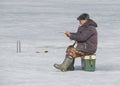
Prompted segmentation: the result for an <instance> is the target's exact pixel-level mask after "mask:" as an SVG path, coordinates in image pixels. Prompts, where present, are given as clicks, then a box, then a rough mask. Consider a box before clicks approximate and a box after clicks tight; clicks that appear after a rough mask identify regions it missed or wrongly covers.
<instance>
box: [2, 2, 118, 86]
mask: <svg viewBox="0 0 120 86" xmlns="http://www.w3.org/2000/svg"><path fill="white" fill-rule="evenodd" d="M81 13H89V14H90V15H91V18H92V19H94V20H95V21H96V22H97V24H98V28H97V31H98V34H99V35H98V36H99V44H98V50H97V53H96V54H97V62H96V71H95V72H85V71H82V70H81V68H80V67H81V63H80V58H77V59H76V62H75V71H68V72H60V71H59V70H56V69H55V68H54V67H53V64H54V63H61V62H62V61H63V59H64V56H65V49H66V47H67V46H68V45H70V44H72V43H73V42H74V41H71V40H69V39H68V38H67V37H66V36H65V35H64V34H63V32H64V31H72V32H75V31H76V30H77V27H78V26H79V22H78V21H77V20H76V18H77V17H78V16H79V15H80V14H81ZM119 39H120V1H119V0H115V1H114V0H0V86H120V82H119V80H120V62H119V61H120V40H119ZM17 40H21V46H22V52H21V53H16V42H17ZM44 50H47V51H48V53H36V52H37V51H40V52H42V51H44Z"/></svg>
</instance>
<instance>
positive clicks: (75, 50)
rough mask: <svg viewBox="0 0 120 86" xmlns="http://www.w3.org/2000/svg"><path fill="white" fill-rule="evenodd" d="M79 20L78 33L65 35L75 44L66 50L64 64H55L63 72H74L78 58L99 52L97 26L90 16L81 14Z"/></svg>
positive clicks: (66, 33)
mask: <svg viewBox="0 0 120 86" xmlns="http://www.w3.org/2000/svg"><path fill="white" fill-rule="evenodd" d="M77 20H78V21H79V23H80V26H79V27H78V30H77V32H75V33H73V32H69V31H67V32H65V35H66V36H67V37H68V38H69V39H71V40H74V41H75V43H74V44H73V45H70V46H68V47H67V49H66V56H65V59H64V61H63V62H62V64H54V67H55V68H57V69H59V70H61V71H63V72H64V71H72V70H74V61H75V58H76V57H81V56H85V55H91V54H94V53H95V52H96V50H97V31H96V27H97V24H96V22H95V21H93V20H92V19H90V16H89V14H87V13H83V14H81V15H80V16H79V17H78V18H77Z"/></svg>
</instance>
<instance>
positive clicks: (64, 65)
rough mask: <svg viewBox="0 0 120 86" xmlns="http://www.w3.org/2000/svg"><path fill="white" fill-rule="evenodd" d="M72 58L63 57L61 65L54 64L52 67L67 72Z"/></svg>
mask: <svg viewBox="0 0 120 86" xmlns="http://www.w3.org/2000/svg"><path fill="white" fill-rule="evenodd" d="M72 62H73V58H72V57H71V56H67V57H65V59H64V61H63V63H62V64H54V67H55V68H57V69H59V70H61V71H62V72H64V71H67V69H68V67H69V66H70V65H71V64H72Z"/></svg>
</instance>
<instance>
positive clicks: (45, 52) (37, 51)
mask: <svg viewBox="0 0 120 86" xmlns="http://www.w3.org/2000/svg"><path fill="white" fill-rule="evenodd" d="M36 53H48V51H47V50H45V51H36Z"/></svg>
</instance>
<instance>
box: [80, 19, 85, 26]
mask: <svg viewBox="0 0 120 86" xmlns="http://www.w3.org/2000/svg"><path fill="white" fill-rule="evenodd" d="M79 22H80V24H81V25H83V24H84V23H86V22H87V20H79Z"/></svg>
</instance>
